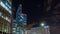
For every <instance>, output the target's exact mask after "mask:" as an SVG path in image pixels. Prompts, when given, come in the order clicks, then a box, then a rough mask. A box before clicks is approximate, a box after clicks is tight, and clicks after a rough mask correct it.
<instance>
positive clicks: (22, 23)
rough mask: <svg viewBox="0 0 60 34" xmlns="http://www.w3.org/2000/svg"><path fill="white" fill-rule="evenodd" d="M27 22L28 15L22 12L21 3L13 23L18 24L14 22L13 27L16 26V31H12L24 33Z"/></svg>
mask: <svg viewBox="0 0 60 34" xmlns="http://www.w3.org/2000/svg"><path fill="white" fill-rule="evenodd" d="M26 22H27V16H26V14H23V13H22V7H21V5H19V7H18V9H17V12H16V19H15V20H13V23H14V24H15V25H16V24H17V25H16V26H14V25H13V24H12V26H13V27H12V28H15V31H14V30H13V31H14V32H12V33H13V34H24V32H25V31H24V29H25V27H26Z"/></svg>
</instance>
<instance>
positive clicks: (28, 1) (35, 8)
mask: <svg viewBox="0 0 60 34" xmlns="http://www.w3.org/2000/svg"><path fill="white" fill-rule="evenodd" d="M44 2H45V1H43V0H22V1H20V0H14V1H13V4H12V5H13V6H14V7H15V8H16V10H17V8H18V5H19V4H20V3H21V4H22V5H23V6H22V12H23V13H26V14H27V21H28V22H27V23H32V22H35V23H39V21H43V20H45V19H46V18H47V21H48V24H51V23H52V24H54V22H55V21H54V19H56V21H57V20H58V19H57V17H56V16H54V15H53V13H54V11H55V12H57V10H58V9H57V8H56V10H54V7H57V4H58V3H59V1H56V0H55V1H54V0H53V1H52V3H49V2H51V1H49V2H48V3H49V4H51V7H52V8H51V9H50V11H48V12H46V11H44ZM45 3H46V2H45ZM49 4H48V5H49ZM48 5H47V6H46V8H47V7H48ZM45 10H46V9H45ZM15 13H16V11H15ZM58 13H60V12H59V10H58ZM45 17H46V18H45ZM52 18H53V19H52ZM53 21H54V22H53Z"/></svg>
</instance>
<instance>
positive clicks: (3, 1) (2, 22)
mask: <svg viewBox="0 0 60 34" xmlns="http://www.w3.org/2000/svg"><path fill="white" fill-rule="evenodd" d="M11 15H12V11H11V5H10V3H9V2H8V1H7V0H0V34H11V17H12V16H11Z"/></svg>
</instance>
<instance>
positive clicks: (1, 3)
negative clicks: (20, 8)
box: [0, 2, 12, 14]
mask: <svg viewBox="0 0 60 34" xmlns="http://www.w3.org/2000/svg"><path fill="white" fill-rule="evenodd" d="M0 5H1V6H2V7H4V8H5V9H6V10H7V11H8V12H9V13H10V14H11V13H12V12H11V10H9V9H8V8H7V7H6V6H5V5H4V3H3V2H0Z"/></svg>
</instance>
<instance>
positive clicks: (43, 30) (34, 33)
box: [27, 26, 50, 34]
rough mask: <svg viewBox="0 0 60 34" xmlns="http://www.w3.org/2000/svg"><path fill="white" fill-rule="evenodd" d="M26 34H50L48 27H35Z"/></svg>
mask: <svg viewBox="0 0 60 34" xmlns="http://www.w3.org/2000/svg"><path fill="white" fill-rule="evenodd" d="M27 34H50V32H49V27H48V26H44V27H35V28H31V30H27Z"/></svg>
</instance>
